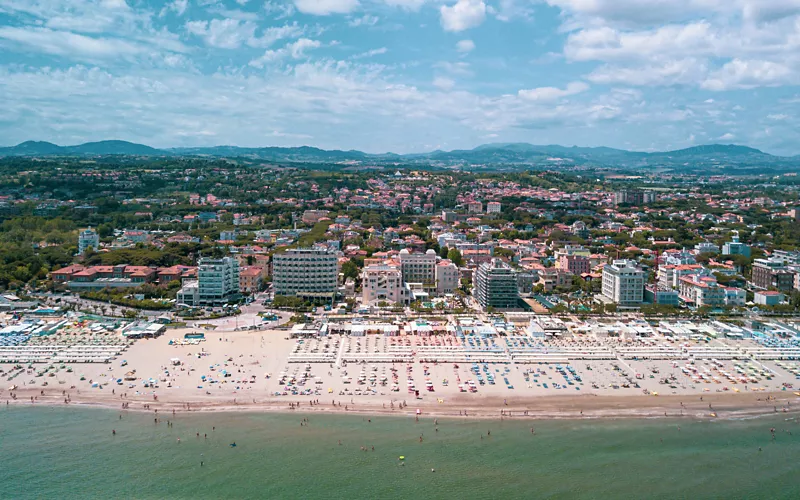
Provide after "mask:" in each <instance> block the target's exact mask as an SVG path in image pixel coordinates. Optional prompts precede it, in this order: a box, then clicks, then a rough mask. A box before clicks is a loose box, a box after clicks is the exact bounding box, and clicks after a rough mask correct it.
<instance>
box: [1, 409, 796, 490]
mask: <svg viewBox="0 0 800 500" xmlns="http://www.w3.org/2000/svg"><path fill="white" fill-rule="evenodd" d="M303 417H307V418H309V420H310V422H309V425H308V426H303V427H301V426H300V421H301V420H302V418H303ZM169 418H170V420H173V417H171V416H170V417H169ZM371 420H372V422H367V417H363V418H362V417H360V416H350V415H316V414H288V415H286V414H284V415H277V414H245V413H232V414H230V413H229V414H192V415H180V414H179V415H178V416H177V417H175V418H174V420H173V423H174V425H173V427H171V428H169V427H167V425H166V423H165V422H162V423H159V424H155V423H154V422H153V416H152V415H148V414H136V413H130V414H125V415H123V419H122V420H119V414H118V413H117V412H114V411H108V410H98V409H81V408H46V407H36V408H27V407H24V408H20V407H6V408H1V409H0V498H14V499H20V498H55V497H58V498H118V497H124V498H143V499H150V498H153V499H155V498H158V499H162V498H410V497H414V496H416V497H420V498H545V497H549V498H570V499H573V498H670V499H674V498H769V499H775V498H800V474H798V471H799V470H800V466H798V464H800V425H798V423H797V422H794V421H789V422H787V421H785V420H784V419H783V418H777V417H775V418H762V419H752V420H744V421H714V422H707V421H704V422H690V421H688V420H683V421H674V420H643V421H633V420H617V421H589V420H583V421H533V422H531V421H508V420H506V421H504V422H502V423H501V422H500V421H490V422H487V421H468V420H440V421H439V425H438V428H439V431H438V432H436V431H435V427H434V424H433V421H432V420H421V421H420V422H419V423H415V422H414V420H413V418H404V417H395V418H389V417H377V418H374V417H373V418H372V419H371ZM531 425H533V426H534V427H535V429H536V434H535V435H532V434H531V432H530V428H531ZM213 426H216V430H215V431H212V427H213ZM678 426H680V430H678ZM771 427H775V428H776V430H777V432H776V439H775V440H774V441H773V440H772V438H771V435H770V428H771ZM112 430H116V432H117V434H116V436H113V435H112ZM786 430H791V431H792V435H789V434H788V433H787V432H785V431H786ZM488 431H491V436H487V432H488ZM197 432H199V433H200V437H199V438H197V437H196V433H197ZM204 434H208V439H204V438H203V435H204ZM420 435H424V436H423V442H422V443H420V442H419V437H420ZM481 437H482V439H481ZM178 438H180V439H181V442H180V443H178V442H177V439H178ZM338 440H341V441H342V445H341V446H340V445H338ZM662 440H663V442H662ZM231 442H236V443H237V446H236V447H235V448H232V447H230V446H229V444H230V443H231ZM361 446H366V447H368V448H369V449H370V450H371V447H372V446H375V451H366V452H364V451H361V450H360V447H361ZM759 447H761V448H762V450H763V451H759ZM400 455H404V456H405V457H406V458H405V465H404V466H401V465H399V463H400V462H399V460H398V456H400ZM201 460H202V461H203V462H204V465H203V466H202V467H201V466H200V461H201ZM431 468H435V469H436V472H435V473H433V472H431Z"/></svg>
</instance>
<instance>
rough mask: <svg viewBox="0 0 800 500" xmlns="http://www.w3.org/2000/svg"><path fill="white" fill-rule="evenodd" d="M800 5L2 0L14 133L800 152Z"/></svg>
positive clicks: (3, 69) (680, 0) (1, 74)
mask: <svg viewBox="0 0 800 500" xmlns="http://www.w3.org/2000/svg"><path fill="white" fill-rule="evenodd" d="M798 84H800V0H161V1H157V0H0V145H13V144H17V143H19V142H22V141H25V140H46V141H51V142H54V143H57V144H61V145H70V144H79V143H82V142H87V141H95V140H103V139H122V140H129V141H133V142H140V143H144V144H148V145H150V146H154V147H182V146H212V145H237V146H248V147H256V146H297V145H313V146H317V147H321V148H326V149H359V150H362V151H366V152H371V153H379V152H387V151H391V152H396V153H412V152H424V151H431V150H434V149H444V150H451V149H466V148H472V147H475V146H477V145H480V144H485V143H495V142H529V143H532V144H562V145H567V146H571V145H579V146H611V147H617V148H623V149H630V150H640V151H663V150H672V149H680V148H685V147H690V146H694V145H700V144H710V143H725V144H729V143H735V144H744V145H748V146H752V147H757V148H760V149H762V150H764V151H767V152H770V153H773V154H782V155H795V154H800V141H798V140H797V139H798V137H800V88H798Z"/></svg>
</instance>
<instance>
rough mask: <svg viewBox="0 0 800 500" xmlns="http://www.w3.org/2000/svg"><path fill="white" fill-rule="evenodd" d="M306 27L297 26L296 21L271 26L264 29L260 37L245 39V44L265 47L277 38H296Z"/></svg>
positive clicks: (303, 32) (304, 31)
mask: <svg viewBox="0 0 800 500" xmlns="http://www.w3.org/2000/svg"><path fill="white" fill-rule="evenodd" d="M306 31H307V28H306V27H305V26H299V25H298V24H297V21H295V22H293V23H292V24H284V25H283V26H272V27H270V28H267V29H265V30H264V32H263V33H262V35H261V36H260V37H255V36H254V37H252V38H250V39H249V40H248V41H247V45H249V46H251V47H260V48H266V47H269V46H271V45H272V44H273V43H275V42H277V41H278V40H283V39H285V38H297V37H299V36H301V35H303V34H305V33H306Z"/></svg>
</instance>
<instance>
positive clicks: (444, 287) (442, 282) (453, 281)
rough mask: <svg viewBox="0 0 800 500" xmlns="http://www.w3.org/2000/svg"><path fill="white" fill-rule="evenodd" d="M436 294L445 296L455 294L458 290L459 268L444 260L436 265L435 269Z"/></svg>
mask: <svg viewBox="0 0 800 500" xmlns="http://www.w3.org/2000/svg"><path fill="white" fill-rule="evenodd" d="M434 272H435V279H436V294H437V295H445V294H449V293H453V292H455V291H456V290H457V289H458V283H459V273H458V266H456V265H455V264H453V263H452V262H450V261H449V260H443V261H441V262H439V263H437V264H436V268H435V271H434Z"/></svg>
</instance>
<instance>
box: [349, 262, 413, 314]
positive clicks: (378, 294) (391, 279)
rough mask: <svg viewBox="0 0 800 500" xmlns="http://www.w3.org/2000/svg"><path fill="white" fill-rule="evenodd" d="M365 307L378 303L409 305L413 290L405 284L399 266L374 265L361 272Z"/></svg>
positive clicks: (362, 298)
mask: <svg viewBox="0 0 800 500" xmlns="http://www.w3.org/2000/svg"><path fill="white" fill-rule="evenodd" d="M361 279H362V296H361V300H362V303H363V304H364V305H369V304H375V303H378V302H390V303H393V304H403V305H408V304H409V303H410V302H411V290H410V289H409V287H408V286H407V285H406V284H405V283H403V273H402V271H401V270H400V268H399V267H398V266H397V265H392V264H372V265H369V266H367V267H365V268H364V270H363V271H362V272H361Z"/></svg>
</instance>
